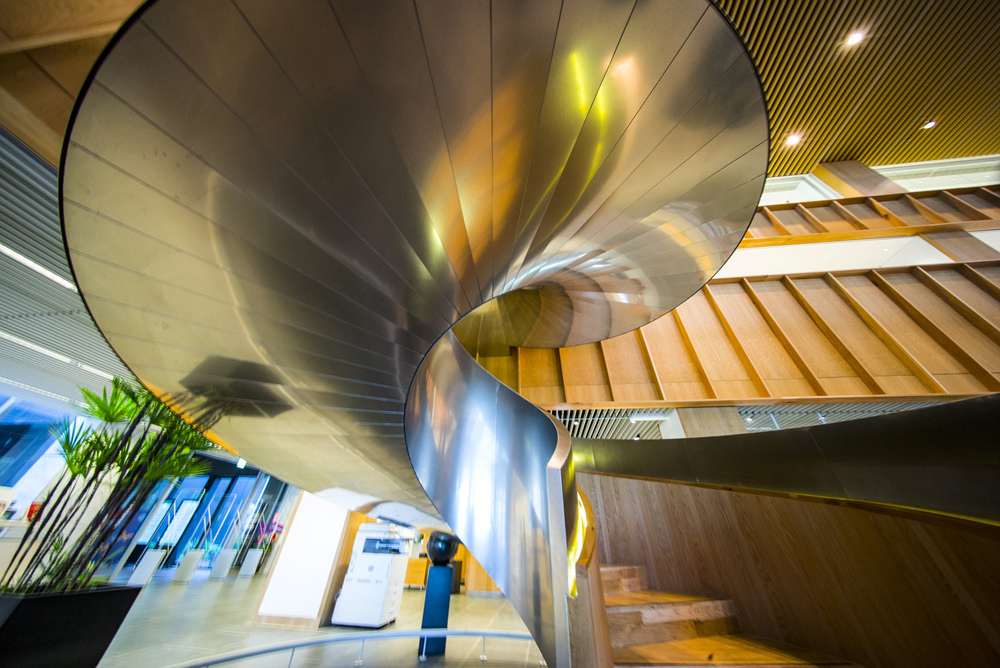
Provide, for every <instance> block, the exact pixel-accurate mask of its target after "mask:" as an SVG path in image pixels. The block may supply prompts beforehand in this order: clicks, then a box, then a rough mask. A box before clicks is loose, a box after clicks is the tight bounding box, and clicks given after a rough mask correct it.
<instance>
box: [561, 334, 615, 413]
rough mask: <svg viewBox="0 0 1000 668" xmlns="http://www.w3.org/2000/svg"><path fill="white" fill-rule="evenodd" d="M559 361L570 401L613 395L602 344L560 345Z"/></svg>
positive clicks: (567, 397) (608, 398)
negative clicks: (562, 346) (561, 346)
mask: <svg viewBox="0 0 1000 668" xmlns="http://www.w3.org/2000/svg"><path fill="white" fill-rule="evenodd" d="M559 363H560V365H561V368H562V378H563V383H564V384H565V387H566V401H567V402H569V403H571V404H586V403H594V402H601V401H612V400H613V399H614V397H613V396H612V395H611V383H610V381H609V380H608V370H607V366H606V365H605V362H604V354H603V353H602V352H601V346H600V344H597V343H589V344H585V345H582V346H572V347H571V348H560V349H559Z"/></svg>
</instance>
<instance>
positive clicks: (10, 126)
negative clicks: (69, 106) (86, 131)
mask: <svg viewBox="0 0 1000 668" xmlns="http://www.w3.org/2000/svg"><path fill="white" fill-rule="evenodd" d="M0 125H2V126H3V127H5V128H7V130H9V131H10V133H11V134H12V135H14V136H15V137H17V138H18V139H20V140H21V141H22V142H24V144H25V145H26V146H27V147H28V148H30V149H31V150H32V151H34V152H35V153H37V154H38V155H39V156H41V157H42V159H43V160H45V161H46V162H48V163H49V164H50V165H52V166H53V167H56V166H58V165H59V156H60V155H61V154H62V138H61V137H60V136H59V134H58V133H57V132H56V131H55V130H53V129H52V128H51V127H49V126H48V124H47V123H45V121H43V120H42V119H40V118H39V117H38V116H36V115H35V114H34V113H33V112H32V111H31V110H30V109H28V108H27V107H26V106H24V105H23V104H21V101H20V100H18V99H17V98H16V97H14V96H13V95H11V93H10V92H9V91H7V90H6V89H5V88H0Z"/></svg>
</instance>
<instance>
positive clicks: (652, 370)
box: [497, 262, 1000, 407]
mask: <svg viewBox="0 0 1000 668" xmlns="http://www.w3.org/2000/svg"><path fill="white" fill-rule="evenodd" d="M525 355H526V357H525V359H524V360H521V364H520V365H519V368H520V370H521V371H520V376H521V382H522V388H523V390H522V391H523V393H524V394H525V396H527V397H529V398H531V397H542V396H549V397H553V398H552V399H549V400H541V403H542V405H545V406H552V405H555V404H557V403H563V402H568V403H573V404H580V405H590V406H594V405H596V404H602V405H607V404H616V403H617V404H626V405H627V404H632V405H639V404H642V405H643V406H646V407H648V406H649V405H650V404H657V405H665V406H683V405H691V404H697V405H711V404H718V405H733V404H735V403H739V402H751V403H760V402H761V401H765V402H766V401H795V402H808V401H809V400H810V399H815V398H822V400H826V401H837V402H842V401H873V400H879V398H897V399H898V398H923V397H940V396H942V395H953V396H969V395H976V394H984V393H989V392H997V391H1000V262H979V263H967V264H952V265H932V266H928V267H907V268H891V269H877V270H876V269H872V270H868V271H858V270H854V271H843V272H832V273H826V274H803V275H798V276H784V277H760V278H743V279H720V280H718V281H713V282H711V283H710V284H709V285H708V286H706V287H705V288H703V289H702V290H701V291H699V292H698V293H696V294H695V295H694V296H692V297H691V298H690V299H689V300H688V301H687V302H685V303H684V304H682V305H681V306H680V307H678V308H677V309H676V310H675V311H674V312H673V313H671V314H668V315H666V316H664V317H662V318H659V319H658V320H655V321H654V322H652V323H650V324H648V325H646V326H645V327H642V328H641V329H640V330H638V331H637V332H632V333H628V334H625V335H623V336H620V337H618V338H616V339H612V340H608V341H604V342H601V343H600V344H592V345H591V346H581V347H578V348H575V349H569V348H564V349H562V350H561V351H560V353H559V357H558V367H559V368H558V369H555V368H554V367H553V364H554V363H555V360H554V359H553V358H552V357H546V355H545V353H542V352H540V351H533V352H528V351H527V350H526V351H525ZM497 363H498V364H499V362H497ZM528 367H531V368H530V369H529V368H528ZM501 370H502V371H504V373H507V374H508V375H511V374H510V372H509V370H505V369H503V368H502V367H501ZM526 379H527V380H526ZM542 388H547V389H542Z"/></svg>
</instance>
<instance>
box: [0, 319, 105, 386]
mask: <svg viewBox="0 0 1000 668" xmlns="http://www.w3.org/2000/svg"><path fill="white" fill-rule="evenodd" d="M0 339H3V340H4V341H10V342H11V343H15V344H17V345H19V346H23V347H25V348H27V349H28V350H34V351H35V352H36V353H39V354H41V355H45V356H46V357H51V358H52V359H54V360H59V361H60V362H62V363H63V364H68V365H70V366H75V367H76V368H77V369H81V370H83V371H86V372H87V373H92V374H94V375H95V376H100V377H101V378H104V379H106V380H111V379H112V378H114V376H113V375H111V374H110V373H107V372H106V371H101V370H100V369H95V368H94V367H92V366H88V365H86V364H84V363H83V362H77V361H76V360H74V359H70V358H69V357H66V356H65V355H60V354H59V353H57V352H54V351H52V350H49V349H48V348H42V347H41V346H39V345H35V344H34V343H32V342H31V341H25V340H24V339H21V338H18V337H16V336H14V335H13V334H8V333H7V332H3V331H0Z"/></svg>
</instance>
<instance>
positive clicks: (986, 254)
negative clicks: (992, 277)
mask: <svg viewBox="0 0 1000 668" xmlns="http://www.w3.org/2000/svg"><path fill="white" fill-rule="evenodd" d="M920 236H921V237H923V238H924V239H926V240H927V241H928V242H929V243H930V244H931V245H932V246H934V247H935V248H937V249H938V250H939V251H941V252H942V253H944V254H945V255H947V256H948V257H950V258H952V259H953V260H956V261H958V262H979V261H982V260H1000V252H997V250H996V249H995V248H993V247H992V246H987V245H986V244H984V243H983V242H982V241H980V240H979V239H977V238H976V237H974V236H972V235H971V234H969V233H968V232H964V231H962V230H957V231H948V232H933V233H930V234H921V235H920Z"/></svg>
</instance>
